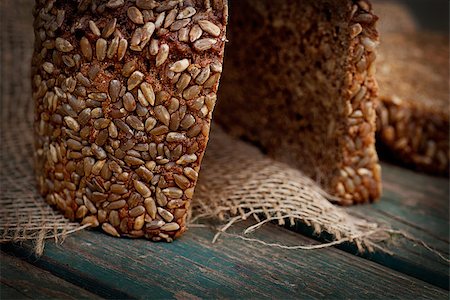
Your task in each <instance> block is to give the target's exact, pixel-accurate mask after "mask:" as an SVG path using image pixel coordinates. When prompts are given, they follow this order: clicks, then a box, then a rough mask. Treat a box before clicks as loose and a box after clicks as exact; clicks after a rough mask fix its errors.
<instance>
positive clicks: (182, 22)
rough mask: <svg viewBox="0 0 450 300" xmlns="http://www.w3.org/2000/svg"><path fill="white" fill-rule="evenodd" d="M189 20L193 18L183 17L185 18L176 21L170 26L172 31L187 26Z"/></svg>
mask: <svg viewBox="0 0 450 300" xmlns="http://www.w3.org/2000/svg"><path fill="white" fill-rule="evenodd" d="M189 22H191V19H183V20H179V21H175V22H174V23H173V24H172V25H171V26H170V31H178V30H180V29H181V28H183V27H185V26H186V25H188V24H189Z"/></svg>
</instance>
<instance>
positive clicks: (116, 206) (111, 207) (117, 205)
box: [107, 200, 127, 210]
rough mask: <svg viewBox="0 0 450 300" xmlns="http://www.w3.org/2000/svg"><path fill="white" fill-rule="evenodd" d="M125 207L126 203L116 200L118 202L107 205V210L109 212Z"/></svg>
mask: <svg viewBox="0 0 450 300" xmlns="http://www.w3.org/2000/svg"><path fill="white" fill-rule="evenodd" d="M125 205H127V201H125V200H118V201H113V202H110V203H109V205H108V206H107V208H108V209H109V210H115V209H121V208H123V207H125Z"/></svg>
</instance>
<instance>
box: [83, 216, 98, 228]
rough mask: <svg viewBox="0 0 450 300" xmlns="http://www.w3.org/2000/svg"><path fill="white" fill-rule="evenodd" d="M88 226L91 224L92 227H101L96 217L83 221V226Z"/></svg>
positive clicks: (88, 217)
mask: <svg viewBox="0 0 450 300" xmlns="http://www.w3.org/2000/svg"><path fill="white" fill-rule="evenodd" d="M87 224H89V225H90V227H98V226H99V225H100V223H99V222H98V219H97V217H96V216H87V217H85V218H84V219H83V220H82V221H81V225H87Z"/></svg>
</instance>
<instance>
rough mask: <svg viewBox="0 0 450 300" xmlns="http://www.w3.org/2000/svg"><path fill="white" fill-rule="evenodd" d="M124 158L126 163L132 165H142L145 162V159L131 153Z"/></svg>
mask: <svg viewBox="0 0 450 300" xmlns="http://www.w3.org/2000/svg"><path fill="white" fill-rule="evenodd" d="M124 160H125V163H126V164H127V165H130V166H140V165H143V164H144V161H143V160H142V159H139V158H137V157H133V156H130V155H127V156H125V158H124Z"/></svg>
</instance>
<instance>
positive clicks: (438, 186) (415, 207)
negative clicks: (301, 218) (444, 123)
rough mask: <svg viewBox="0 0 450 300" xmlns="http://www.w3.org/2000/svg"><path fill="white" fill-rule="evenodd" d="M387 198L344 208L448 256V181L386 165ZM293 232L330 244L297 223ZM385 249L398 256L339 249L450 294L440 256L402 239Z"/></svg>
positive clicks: (347, 246) (446, 269) (445, 266)
mask: <svg viewBox="0 0 450 300" xmlns="http://www.w3.org/2000/svg"><path fill="white" fill-rule="evenodd" d="M382 169H383V172H382V174H383V196H382V198H381V200H380V201H378V202H376V203H373V204H367V205H359V206H353V207H348V208H345V209H346V210H347V211H348V212H350V213H352V214H356V215H358V216H361V217H363V218H366V219H369V220H371V221H374V222H378V223H380V224H384V225H387V226H390V227H391V228H392V229H396V230H402V231H405V232H407V233H408V234H410V235H411V236H413V237H415V238H416V239H419V240H422V241H424V242H426V243H427V244H428V245H430V246H431V247H433V248H435V249H437V250H439V251H440V252H441V253H442V254H443V255H444V256H446V257H448V253H449V240H448V237H449V215H448V212H449V201H448V199H449V184H448V179H447V178H441V177H434V176H430V175H426V174H422V173H417V172H414V171H411V170H408V169H405V168H402V167H398V166H394V165H391V164H387V163H383V164H382ZM291 229H292V230H294V231H297V232H299V233H302V234H305V235H307V236H311V237H314V238H315V239H317V240H322V241H323V240H330V236H328V235H326V234H323V235H321V236H317V235H314V232H313V230H312V229H311V228H308V227H307V226H305V225H303V224H297V225H296V226H295V227H294V228H291ZM383 246H385V248H386V249H388V250H389V251H392V252H393V253H394V255H389V254H387V253H383V252H380V251H376V252H375V253H358V251H357V249H356V247H354V246H353V245H350V244H344V245H341V246H338V248H339V249H342V250H345V251H347V252H349V253H352V254H356V255H359V256H362V257H364V258H367V259H370V260H372V261H374V262H377V263H379V264H381V265H384V266H387V267H389V268H392V269H394V270H397V271H400V272H402V273H405V274H407V275H410V276H413V277H415V278H418V279H420V280H423V281H426V282H429V283H431V284H433V285H436V286H439V287H441V288H444V289H447V290H448V289H449V280H450V277H449V264H448V263H447V262H445V261H444V260H442V259H441V258H439V257H438V256H437V255H436V254H434V253H432V252H430V251H428V250H426V249H425V248H424V247H421V246H419V245H418V244H417V243H414V242H411V241H408V240H406V239H404V238H400V237H397V236H394V237H392V239H391V240H389V241H388V242H387V243H386V244H384V245H383Z"/></svg>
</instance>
